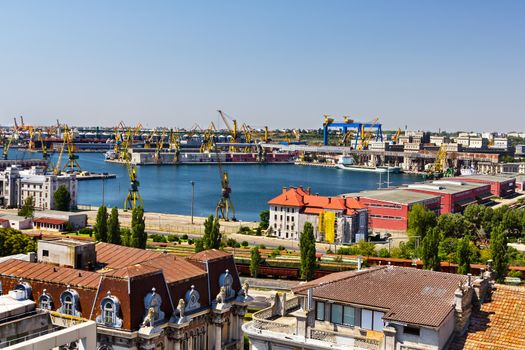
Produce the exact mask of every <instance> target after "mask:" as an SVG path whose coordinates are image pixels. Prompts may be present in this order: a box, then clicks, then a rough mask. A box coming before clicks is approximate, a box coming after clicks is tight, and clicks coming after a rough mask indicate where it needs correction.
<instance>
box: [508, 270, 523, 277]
mask: <svg viewBox="0 0 525 350" xmlns="http://www.w3.org/2000/svg"><path fill="white" fill-rule="evenodd" d="M507 276H509V277H515V278H516V277H517V278H521V271H518V270H512V271H510V272H509V273H508V274H507Z"/></svg>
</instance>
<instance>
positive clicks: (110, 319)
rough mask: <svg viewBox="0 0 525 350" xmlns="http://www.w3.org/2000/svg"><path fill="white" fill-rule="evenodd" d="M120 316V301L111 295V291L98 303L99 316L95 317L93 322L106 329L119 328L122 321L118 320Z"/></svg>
mask: <svg viewBox="0 0 525 350" xmlns="http://www.w3.org/2000/svg"><path fill="white" fill-rule="evenodd" d="M119 314H120V301H119V300H118V298H117V297H116V296H114V295H111V291H108V292H107V293H106V296H105V297H104V298H103V299H102V300H101V301H100V315H98V316H97V318H96V319H95V321H96V322H97V323H98V324H100V325H104V326H106V327H113V328H121V327H122V319H121V318H119Z"/></svg>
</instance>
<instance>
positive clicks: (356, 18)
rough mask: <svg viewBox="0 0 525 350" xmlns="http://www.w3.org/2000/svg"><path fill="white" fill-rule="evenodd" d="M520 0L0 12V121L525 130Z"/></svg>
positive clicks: (14, 6)
mask: <svg viewBox="0 0 525 350" xmlns="http://www.w3.org/2000/svg"><path fill="white" fill-rule="evenodd" d="M524 18H525V1H519V0H517V1H484V0H471V1H467V0H465V1H419V0H414V1H401V0H400V1H392V0H385V1H379V0H366V1H365V0H362V1H351V0H345V1H344V0H341V1H335V0H323V1H322V0H319V1H309V0H301V1H299V0H298V1H295V0H284V1H283V0H260V1H246V0H244V1H233V0H232V1H229V0H223V1H155V0H152V1H146V0H144V1H132V0H126V1H118V0H111V1H105V0H104V1H97V0H90V1H70V0H67V1H54V0H46V1H24V0H13V1H9V0H5V1H0V124H2V125H5V124H13V121H12V119H13V117H15V116H20V115H23V116H24V120H25V122H26V123H27V124H34V125H42V124H49V125H51V124H54V123H55V122H56V119H57V118H58V119H59V120H60V122H62V123H68V124H71V125H101V126H114V125H116V124H118V123H119V122H120V121H121V120H122V121H124V122H125V124H127V125H135V124H136V123H137V122H141V123H142V124H143V125H144V126H146V127H155V126H167V127H186V128H189V127H191V126H193V125H194V124H195V123H197V124H199V125H200V126H201V127H206V126H207V125H208V124H209V123H210V121H214V122H215V123H217V117H218V114H217V112H216V110H217V109H222V110H223V111H225V112H226V113H227V114H228V115H229V116H230V117H232V118H235V119H237V120H238V121H239V123H247V124H249V125H251V126H252V127H263V126H265V125H267V126H269V127H270V128H272V129H273V128H317V127H321V124H322V115H323V114H329V115H331V116H332V117H334V118H335V119H336V120H338V119H342V116H343V115H349V116H351V117H352V118H353V119H355V120H359V121H370V120H372V119H374V118H375V117H379V120H380V122H381V123H382V124H383V129H397V128H398V127H400V128H401V129H404V128H405V126H406V127H408V129H417V130H435V131H437V130H439V129H441V130H447V131H457V130H464V131H515V130H525V20H524Z"/></svg>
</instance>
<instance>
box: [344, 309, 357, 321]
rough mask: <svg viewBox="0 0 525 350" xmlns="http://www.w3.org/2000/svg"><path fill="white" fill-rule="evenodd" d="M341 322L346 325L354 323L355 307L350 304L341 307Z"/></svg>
mask: <svg viewBox="0 0 525 350" xmlns="http://www.w3.org/2000/svg"><path fill="white" fill-rule="evenodd" d="M343 324H345V325H347V326H354V325H355V309H354V308H353V307H351V306H345V307H344V308H343Z"/></svg>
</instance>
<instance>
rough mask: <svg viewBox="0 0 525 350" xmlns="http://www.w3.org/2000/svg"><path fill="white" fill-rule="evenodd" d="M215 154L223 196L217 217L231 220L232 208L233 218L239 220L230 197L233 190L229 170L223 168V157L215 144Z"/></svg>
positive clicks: (217, 207) (217, 209)
mask: <svg viewBox="0 0 525 350" xmlns="http://www.w3.org/2000/svg"><path fill="white" fill-rule="evenodd" d="M215 155H216V156H217V167H218V168H219V176H220V179H221V198H220V199H219V202H218V203H217V206H216V207H215V217H217V218H220V219H224V220H226V221H229V220H230V216H229V212H230V209H231V213H232V217H231V220H232V221H237V219H236V218H235V208H234V207H233V203H232V200H231V197H230V195H231V192H232V189H231V187H230V179H229V176H228V172H226V171H224V170H223V168H222V162H221V157H220V154H219V149H218V148H217V146H215Z"/></svg>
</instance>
